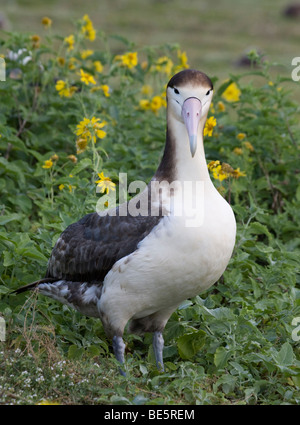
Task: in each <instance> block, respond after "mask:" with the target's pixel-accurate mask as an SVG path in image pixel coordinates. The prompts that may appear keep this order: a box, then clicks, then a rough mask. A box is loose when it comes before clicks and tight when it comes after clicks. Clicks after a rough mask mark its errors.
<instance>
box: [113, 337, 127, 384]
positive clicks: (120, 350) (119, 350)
mask: <svg viewBox="0 0 300 425" xmlns="http://www.w3.org/2000/svg"><path fill="white" fill-rule="evenodd" d="M112 342H113V350H114V353H115V357H116V359H117V360H118V362H119V363H121V364H124V352H125V344H124V341H123V338H122V337H121V336H116V335H115V336H114V337H113V340H112ZM119 372H120V374H121V375H123V376H126V373H125V372H124V371H123V370H122V369H121V368H119Z"/></svg>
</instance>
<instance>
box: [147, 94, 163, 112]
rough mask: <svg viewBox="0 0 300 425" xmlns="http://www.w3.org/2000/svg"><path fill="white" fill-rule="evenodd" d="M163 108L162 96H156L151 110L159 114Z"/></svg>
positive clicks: (152, 101) (151, 104)
mask: <svg viewBox="0 0 300 425" xmlns="http://www.w3.org/2000/svg"><path fill="white" fill-rule="evenodd" d="M162 106H163V101H162V98H161V97H160V96H154V97H153V98H152V100H151V103H150V108H151V109H152V111H153V112H157V111H158V110H159V109H160V108H161V107H162Z"/></svg>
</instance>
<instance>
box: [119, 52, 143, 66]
mask: <svg viewBox="0 0 300 425" xmlns="http://www.w3.org/2000/svg"><path fill="white" fill-rule="evenodd" d="M115 60H117V61H121V65H123V66H127V68H129V69H131V68H134V67H135V66H137V64H138V56H137V52H128V53H126V54H125V55H117V56H116V57H115Z"/></svg>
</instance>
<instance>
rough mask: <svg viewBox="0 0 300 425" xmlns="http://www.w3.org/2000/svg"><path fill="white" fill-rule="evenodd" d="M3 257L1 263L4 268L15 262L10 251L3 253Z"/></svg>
mask: <svg viewBox="0 0 300 425" xmlns="http://www.w3.org/2000/svg"><path fill="white" fill-rule="evenodd" d="M3 257H4V261H3V266H4V267H9V266H12V265H13V264H14V262H15V260H14V257H13V255H12V253H11V252H10V251H4V252H3Z"/></svg>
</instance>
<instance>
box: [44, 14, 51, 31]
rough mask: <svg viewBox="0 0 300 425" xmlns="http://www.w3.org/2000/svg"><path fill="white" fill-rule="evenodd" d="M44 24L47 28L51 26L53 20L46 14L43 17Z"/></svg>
mask: <svg viewBox="0 0 300 425" xmlns="http://www.w3.org/2000/svg"><path fill="white" fill-rule="evenodd" d="M42 24H43V25H44V27H45V28H50V27H51V25H52V20H51V19H50V18H48V17H47V16H44V17H43V19H42Z"/></svg>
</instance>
